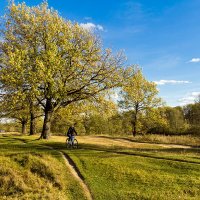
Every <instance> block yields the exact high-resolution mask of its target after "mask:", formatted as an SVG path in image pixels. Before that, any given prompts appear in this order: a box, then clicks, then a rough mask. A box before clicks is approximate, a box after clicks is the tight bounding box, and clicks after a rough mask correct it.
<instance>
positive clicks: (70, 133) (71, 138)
mask: <svg viewBox="0 0 200 200" xmlns="http://www.w3.org/2000/svg"><path fill="white" fill-rule="evenodd" d="M75 134H76V135H77V132H76V130H75V128H74V125H73V126H70V127H69V129H68V131H67V137H68V138H69V141H70V142H71V143H72V144H73V143H74V139H75Z"/></svg>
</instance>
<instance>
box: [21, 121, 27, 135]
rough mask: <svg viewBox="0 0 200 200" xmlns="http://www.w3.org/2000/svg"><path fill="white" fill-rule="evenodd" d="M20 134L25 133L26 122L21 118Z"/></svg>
mask: <svg viewBox="0 0 200 200" xmlns="http://www.w3.org/2000/svg"><path fill="white" fill-rule="evenodd" d="M21 123H22V135H25V134H26V124H27V121H26V120H22V122H21Z"/></svg>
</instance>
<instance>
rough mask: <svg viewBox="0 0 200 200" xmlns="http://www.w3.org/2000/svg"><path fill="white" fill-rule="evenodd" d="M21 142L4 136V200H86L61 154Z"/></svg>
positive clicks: (0, 140)
mask: <svg viewBox="0 0 200 200" xmlns="http://www.w3.org/2000/svg"><path fill="white" fill-rule="evenodd" d="M17 139H18V140H16V139H13V138H12V137H1V136H0V199H6V200H11V199H20V200H23V199H28V200H32V199H35V200H38V199H41V200H42V199H45V200H46V199H49V200H51V199H52V200H64V199H69V200H70V199H76V198H78V199H84V197H83V196H84V195H83V193H82V190H81V188H80V186H79V184H78V183H77V181H75V180H74V179H73V177H71V174H70V173H69V171H67V169H66V166H65V165H64V162H63V159H62V158H61V155H60V154H59V153H58V152H56V151H53V150H49V149H48V148H45V147H40V146H37V144H34V143H36V142H32V144H31V143H30V144H24V143H23V142H22V141H20V140H19V139H21V137H17Z"/></svg>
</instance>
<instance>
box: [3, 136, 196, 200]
mask: <svg viewBox="0 0 200 200" xmlns="http://www.w3.org/2000/svg"><path fill="white" fill-rule="evenodd" d="M17 139H18V140H19V139H24V140H26V141H29V143H28V145H27V144H26V145H25V144H23V143H22V142H20V141H17V142H16V143H15V141H16V140H13V139H12V138H0V144H1V145H0V148H1V149H0V152H1V153H0V159H1V160H2V161H3V162H4V163H6V165H5V164H3V166H1V165H0V174H4V176H2V175H1V176H0V177H4V178H6V181H8V180H9V177H12V176H13V174H12V173H13V171H14V172H16V174H15V175H14V179H13V180H14V181H13V182H14V183H13V185H12V184H11V185H12V187H11V188H12V189H10V188H7V189H6V188H3V189H0V197H2V196H3V195H4V196H5V192H7V195H9V197H10V199H11V197H15V196H17V195H22V197H23V198H24V199H26V197H28V198H27V199H42V198H44V199H56V198H57V199H63V198H64V197H67V198H68V199H77V200H79V199H80V200H82V199H83V198H82V195H83V194H82V193H81V189H80V187H79V186H78V184H77V183H76V182H75V181H74V180H73V179H72V177H70V175H69V173H68V172H67V171H66V170H65V166H64V165H63V162H62V159H61V157H60V155H59V154H58V153H57V152H56V151H52V150H49V149H46V148H43V147H40V148H39V147H38V146H36V144H45V145H49V146H52V147H54V148H55V149H57V150H60V151H64V152H66V153H67V154H69V155H70V157H71V158H72V159H73V160H74V162H75V163H76V164H77V166H78V167H79V169H80V172H81V173H82V175H83V176H84V177H85V181H86V182H87V184H88V186H89V188H90V190H91V192H92V194H93V197H94V199H96V200H98V199H99V200H104V199H105V200H107V199H109V200H112V199H117V200H120V199H122V200H126V199H127V200H129V199H137V200H138V199H155V200H157V199H162V200H163V199H167V200H168V199H200V187H199V186H200V176H199V174H200V159H199V158H200V150H199V149H190V148H188V149H182V148H177V147H174V146H168V147H165V146H162V145H156V144H152V143H135V142H132V141H130V140H121V139H119V138H110V137H78V140H79V142H80V148H79V149H78V150H66V148H65V145H64V141H65V138H64V137H53V138H52V139H51V140H50V141H30V137H23V138H22V137H17ZM5 142H7V144H5ZM140 142H141V141H140ZM8 144H9V145H8ZM46 154H47V155H48V156H47V157H46ZM27 155H28V158H27ZM44 155H45V156H44ZM27 160H28V162H27ZM0 163H1V162H0ZM27 163H28V164H27ZM37 163H40V164H39V166H41V165H42V166H43V167H42V169H40V167H37ZM5 166H6V167H5ZM35 166H36V170H35V169H34V168H35ZM44 166H46V167H44ZM47 166H49V167H47ZM10 167H12V170H11V171H10V172H2V171H1V170H2V169H3V170H4V169H7V170H8V171H9V169H10ZM38 168H39V169H38ZM13 169H14V170H13ZM44 169H45V171H43V170H44ZM9 173H10V174H11V175H10V174H9ZM5 174H6V175H5ZM63 177H67V178H63ZM18 179H19V180H21V182H16V180H18ZM70 179H71V180H70ZM3 181H4V183H5V180H3ZM8 182H9V181H8ZM15 182H16V183H15ZM36 183H37V184H36ZM1 184H2V179H1V178H0V185H1ZM44 185H45V189H43V188H42V186H44ZM18 187H19V188H18ZM0 188H1V187H0ZM33 188H35V189H34V190H33ZM8 191H10V193H9V192H8ZM20 193H21V194H20ZM58 194H59V195H60V196H58ZM36 195H40V197H38V196H36ZM6 199H9V198H6ZM20 199H22V198H20ZM65 199H66V198H65Z"/></svg>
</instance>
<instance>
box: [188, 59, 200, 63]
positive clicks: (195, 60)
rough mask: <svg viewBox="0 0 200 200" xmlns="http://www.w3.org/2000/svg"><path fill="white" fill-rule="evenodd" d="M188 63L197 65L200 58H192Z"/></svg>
mask: <svg viewBox="0 0 200 200" xmlns="http://www.w3.org/2000/svg"><path fill="white" fill-rule="evenodd" d="M189 62H192V63H198V62H200V58H192V59H191V60H190V61H189Z"/></svg>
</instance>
